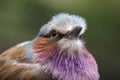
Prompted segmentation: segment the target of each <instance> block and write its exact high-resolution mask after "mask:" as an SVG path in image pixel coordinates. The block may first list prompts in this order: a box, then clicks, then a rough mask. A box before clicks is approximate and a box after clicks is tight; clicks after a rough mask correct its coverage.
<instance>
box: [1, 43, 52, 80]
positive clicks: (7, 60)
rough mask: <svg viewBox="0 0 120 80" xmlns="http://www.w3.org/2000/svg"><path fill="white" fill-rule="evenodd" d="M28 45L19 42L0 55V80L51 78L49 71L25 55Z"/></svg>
mask: <svg viewBox="0 0 120 80" xmlns="http://www.w3.org/2000/svg"><path fill="white" fill-rule="evenodd" d="M28 45H29V43H27V44H24V45H23V43H21V44H19V45H17V46H15V47H12V48H10V49H8V50H7V51H5V52H3V53H2V54H1V55H0V80H53V79H52V75H51V73H49V74H48V73H47V71H45V69H44V68H42V66H41V65H40V64H38V63H36V62H35V61H34V59H29V58H28V56H26V54H29V53H30V52H29V50H28V48H27V46H28ZM31 53H32V52H31ZM30 55H31V54H30ZM32 55H33V54H32ZM33 58H34V56H33Z"/></svg>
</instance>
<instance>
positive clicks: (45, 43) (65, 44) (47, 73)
mask: <svg viewBox="0 0 120 80" xmlns="http://www.w3.org/2000/svg"><path fill="white" fill-rule="evenodd" d="M86 29H87V23H86V20H85V19H84V18H83V17H81V16H78V15H74V14H69V13H58V14H56V15H55V16H53V17H52V18H51V20H50V21H49V22H48V23H46V24H45V25H43V26H42V27H41V28H40V30H39V33H38V34H37V36H36V37H35V38H34V39H32V40H30V41H25V42H22V43H19V44H17V45H15V46H13V47H11V48H9V49H8V50H5V51H4V52H2V53H1V54H0V80H99V77H100V75H99V71H98V65H97V62H96V60H95V58H94V57H93V56H92V54H91V53H90V52H89V51H88V50H87V49H86V47H85V41H84V40H83V38H82V35H83V34H84V33H85V31H86Z"/></svg>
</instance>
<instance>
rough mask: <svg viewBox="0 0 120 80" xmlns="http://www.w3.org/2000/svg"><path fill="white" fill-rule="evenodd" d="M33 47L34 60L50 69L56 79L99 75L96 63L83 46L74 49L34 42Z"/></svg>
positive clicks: (89, 79)
mask: <svg viewBox="0 0 120 80" xmlns="http://www.w3.org/2000/svg"><path fill="white" fill-rule="evenodd" d="M40 45H41V46H40ZM33 49H34V51H35V53H36V61H37V62H39V63H40V64H42V65H43V67H44V68H46V69H49V70H51V71H52V73H53V75H54V76H55V77H56V78H58V80H81V78H82V80H97V78H98V77H99V75H98V71H97V64H96V62H95V60H94V58H93V56H92V55H91V54H90V53H89V52H88V51H87V50H86V48H85V47H81V48H80V49H79V50H75V51H74V50H68V49H62V48H61V47H57V46H55V45H54V46H53V45H51V44H49V45H47V46H46V47H45V44H38V43H34V47H33Z"/></svg>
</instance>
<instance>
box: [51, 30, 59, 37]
mask: <svg viewBox="0 0 120 80" xmlns="http://www.w3.org/2000/svg"><path fill="white" fill-rule="evenodd" d="M58 36H59V34H58V33H57V32H55V31H53V32H51V33H50V38H56V37H58Z"/></svg>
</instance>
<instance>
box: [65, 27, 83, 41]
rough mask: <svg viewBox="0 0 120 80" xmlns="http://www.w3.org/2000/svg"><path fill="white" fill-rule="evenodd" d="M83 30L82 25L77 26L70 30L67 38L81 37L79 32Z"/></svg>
mask: <svg viewBox="0 0 120 80" xmlns="http://www.w3.org/2000/svg"><path fill="white" fill-rule="evenodd" d="M81 30H82V28H81V27H75V28H73V30H72V31H70V32H68V33H67V34H66V35H65V38H68V39H74V38H78V37H79V33H80V31H81Z"/></svg>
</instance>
